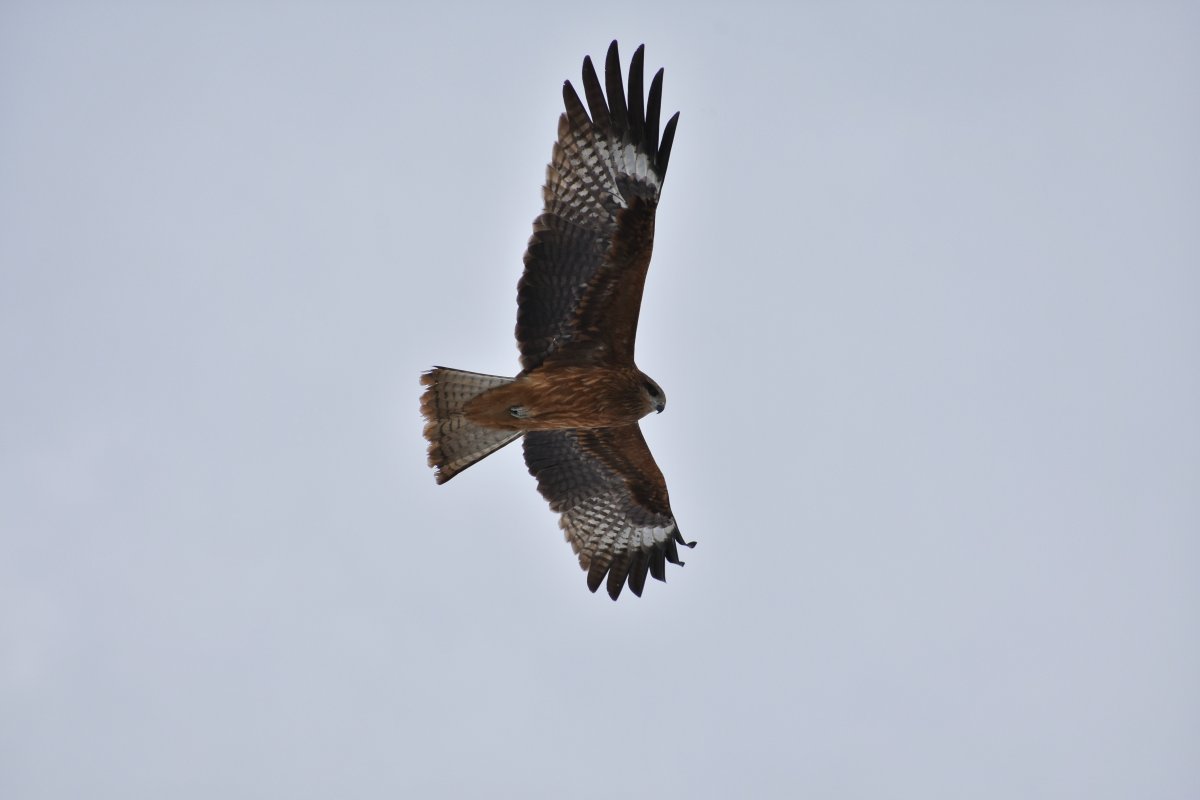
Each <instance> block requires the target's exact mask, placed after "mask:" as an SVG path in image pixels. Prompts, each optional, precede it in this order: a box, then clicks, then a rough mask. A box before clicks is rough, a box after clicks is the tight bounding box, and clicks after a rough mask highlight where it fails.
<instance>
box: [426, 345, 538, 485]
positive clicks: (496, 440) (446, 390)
mask: <svg viewBox="0 0 1200 800" xmlns="http://www.w3.org/2000/svg"><path fill="white" fill-rule="evenodd" d="M512 382H513V379H512V378H503V377H501V376H499V375H481V374H479V373H478V372H463V371H462V370H459V369H449V368H448V367H434V368H433V369H431V370H429V371H428V372H425V373H422V374H421V385H423V386H424V387H425V393H424V394H422V395H421V413H422V414H423V415H424V416H425V438H426V439H428V440H429V466H431V467H433V468H434V470H435V474H434V477H435V478H436V480H437V482H438V483H445V482H446V481H448V480H450V479H451V478H453V477H454V476H455V475H457V474H458V473H460V472H462V471H463V470H464V469H466V468H467V467H469V466H471V465H472V464H474V463H475V462H476V461H479V460H480V459H481V458H484V457H485V456H489V455H491V454H492V453H494V452H496V451H497V450H499V449H500V448H501V447H504V445H506V444H508V443H509V442H511V441H512V440H513V439H516V438H518V437H519V436H520V435H521V432H520V431H516V432H514V431H504V430H496V429H495V428H486V427H484V426H482V425H476V424H475V423H474V422H470V421H468V420H467V418H466V417H465V416H464V415H463V406H465V405H466V404H467V402H468V401H470V400H473V399H474V398H476V397H478V396H479V395H481V394H483V393H484V392H486V391H487V390H489V389H495V388H496V387H497V386H504V385H505V384H508V383H512Z"/></svg>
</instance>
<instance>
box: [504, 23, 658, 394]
mask: <svg viewBox="0 0 1200 800" xmlns="http://www.w3.org/2000/svg"><path fill="white" fill-rule="evenodd" d="M643 60H644V55H643V47H641V46H639V47H638V49H637V51H636V52H634V54H633V60H632V62H631V63H630V66H629V102H628V104H627V103H626V98H625V89H624V87H623V86H622V80H621V62H620V55H619V54H618V53H617V43H616V42H615V41H614V42H613V43H612V44H611V45H610V46H609V48H608V56H607V58H606V59H605V64H604V79H605V87H604V88H601V86H600V79H599V78H598V77H597V75H596V70H595V68H594V67H593V66H592V61H591V59H590V58H585V59H584V60H583V90H584V95H585V96H586V97H587V104H588V108H589V109H590V110H591V117H590V118H589V116H588V113H587V111H585V110H584V107H583V103H582V102H581V101H580V99H579V95H578V94H576V92H575V88H574V87H573V86H572V85H571V83H570V81H567V82H566V83H565V84H564V85H563V100H564V102H565V103H566V109H567V110H566V113H565V114H563V115H562V116H561V117H559V120H558V141H557V142H556V143H555V145H554V153H553V156H552V158H551V162H550V166H549V167H547V168H546V185H545V187H544V188H543V190H542V198H543V201H544V203H545V208H544V210H543V212H542V214H541V215H540V216H539V217H538V218H537V219H536V220H534V222H533V236H532V237H530V239H529V247H528V248H527V249H526V251H525V273H524V274H523V275H522V276H521V282H520V283H519V284H518V286H517V343H518V344H519V346H520V348H521V365H522V366H523V367H524V368H525V369H526V370H531V369H534V368H535V367H537V366H540V365H541V364H542V363H543V362H544V361H545V360H546V359H547V358H549V357H551V356H555V357H556V358H561V359H563V360H564V361H567V360H575V361H588V362H595V361H616V362H629V363H632V361H633V342H634V336H635V335H636V333H637V320H638V312H639V310H640V309H641V304H642V287H643V285H644V284H645V281H646V270H647V269H648V268H649V266H650V252H651V249H652V248H653V245H654V212H655V209H657V207H658V196H659V192H660V191H661V190H662V182H663V177H664V176H665V175H666V172H667V160H668V159H669V158H670V155H671V143H672V141H674V138H675V125H676V123H677V122H678V120H679V114H678V113H676V114H675V115H674V116H673V117H671V119H670V120H669V121H668V122H667V124H666V127H665V128H664V130H663V135H662V141H661V142H660V141H659V138H658V119H659V111H660V108H661V106H662V77H663V71H662V70H661V69H660V70H659V71H658V72H657V73H656V74H655V76H654V80H653V81H651V83H650V97H649V103H648V104H647V105H646V106H645V108H644V109H643V103H642V67H643V63H642V62H643ZM606 91H607V97H606Z"/></svg>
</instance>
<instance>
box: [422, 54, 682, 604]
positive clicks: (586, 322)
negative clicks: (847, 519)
mask: <svg viewBox="0 0 1200 800" xmlns="http://www.w3.org/2000/svg"><path fill="white" fill-rule="evenodd" d="M643 50H644V48H643V47H638V49H637V50H636V51H635V52H634V54H633V59H632V61H631V62H630V66H629V90H628V96H627V95H626V91H625V87H624V85H623V83H624V82H623V80H622V77H621V61H620V55H619V53H618V52H617V43H616V42H615V41H614V42H613V43H612V44H611V45H610V46H609V48H608V55H607V57H606V58H605V62H604V84H603V86H602V85H601V83H600V78H599V76H598V75H597V74H596V69H595V67H594V66H593V65H592V61H591V59H590V58H587V57H585V58H584V60H583V94H584V97H585V98H586V100H587V109H585V108H584V104H583V101H582V100H581V99H580V97H579V95H578V94H577V93H576V91H575V87H573V86H572V85H571V82H570V81H566V82H565V83H564V84H563V100H564V102H565V104H566V112H565V113H564V114H562V115H561V116H560V117H559V119H558V141H557V142H555V143H554V150H553V154H552V156H551V159H550V165H549V166H548V167H547V168H546V185H545V187H543V189H542V198H543V201H544V208H543V211H542V213H541V214H540V215H539V216H538V218H537V219H535V220H534V221H533V235H532V236H531V237H530V239H529V246H528V247H527V249H526V250H525V272H524V274H523V275H522V276H521V280H520V282H519V284H518V286H517V328H516V334H517V345H518V347H519V349H520V351H521V368H522V369H521V372H520V374H518V375H517V376H516V377H515V378H506V377H501V376H497V375H483V374H479V373H475V372H465V371H462V370H457V369H450V368H447V367H434V368H433V369H431V370H429V371H428V372H425V373H423V374H422V375H421V384H422V385H423V386H424V387H425V390H424V393H423V395H422V396H421V413H422V415H423V416H424V417H425V431H424V432H425V438H426V439H428V440H429V465H430V466H431V467H433V468H434V471H435V478H436V480H437V482H438V483H439V484H440V483H445V482H446V481H448V480H450V479H451V478H453V477H454V476H455V475H457V474H458V473H460V472H462V471H463V470H464V469H466V468H467V467H469V466H471V465H472V464H474V463H476V462H477V461H479V460H480V459H482V458H484V457H485V456H488V455H490V454H492V453H494V452H496V451H497V450H499V449H500V448H501V447H503V446H504V445H506V444H508V443H509V442H512V441H513V440H515V439H518V438H520V437H521V436H524V437H525V464H526V465H527V466H528V467H529V472H530V474H532V475H533V476H534V477H535V478H536V479H537V484H538V491H540V492H541V494H542V496H543V497H545V498H546V500H548V501H549V502H550V508H551V509H552V510H554V511H556V512H558V513H559V514H560V515H561V516H560V520H559V525H560V526H561V527H562V529H563V531H564V532H565V534H566V538H567V541H568V542H570V544H571V547H572V549H573V550H574V551H575V553H576V555H578V556H579V564H580V566H582V567H583V569H584V571H585V572H587V585H588V588H589V589H590V590H591V591H593V592H595V591H596V590H597V589H598V588H599V587H600V585H601V584H606V588H607V590H608V594H609V596H610V597H612V599H614V600H616V599H617V597H619V596H620V594H621V590H622V588H624V586H625V584H626V583H628V585H629V588H630V590H631V591H632V592H633V593H634V594H636V595H638V596H640V595H641V594H642V589H643V587H644V586H645V584H646V574H647V572H648V573H649V574H650V575H651V576H653V577H655V578H657V579H658V580H660V581H665V580H666V562H668V561H669V562H671V563H672V564H681V565H682V564H683V562H682V561H680V560H679V551H678V548H677V545H680V544H682V545H685V546H687V547H694V546H695V542H686V541H684V539H683V537H682V536H681V535H680V533H679V526H678V525H677V524H676V522H675V516H674V515H673V514H672V513H671V504H670V501H669V499H668V497H667V485H666V481H664V480H663V476H662V472H661V471H659V469H658V465H657V464H655V463H654V457H653V456H652V455H651V454H650V449H649V448H648V447H647V446H646V440H645V439H644V438H643V437H642V431H641V428H640V427H639V426H638V420H640V419H641V418H642V417H644V416H646V415H647V414H649V413H650V412H652V411H654V412H661V411H662V410H663V409H664V408H666V405H667V397H666V395H665V394H664V393H663V390H662V388H661V387H660V386H659V385H658V384H657V383H655V382H654V381H653V380H651V379H650V377H649V376H647V375H646V374H645V373H644V372H642V371H641V370H639V369H638V368H637V365H636V364H635V363H634V359H633V347H634V337H635V335H636V333H637V323H638V313H639V310H640V308H641V303H642V287H643V286H644V284H645V281H646V270H647V269H648V268H649V267H650V253H651V250H652V249H653V246H654V215H655V211H656V209H657V208H658V198H659V195H660V193H661V192H662V184H663V178H664V176H665V175H666V173H667V161H668V159H669V157H670V155H671V144H672V142H673V141H674V138H675V126H676V124H677V122H678V120H679V114H678V113H676V114H675V115H674V116H672V117H671V118H670V119H669V120H668V121H667V124H666V126H665V127H664V128H663V131H662V138H661V139H660V138H659V112H660V109H661V105H662V77H663V71H662V70H661V69H660V70H659V71H658V72H657V73H656V74H655V76H654V79H653V80H652V81H651V82H650V93H649V97H648V99H647V101H646V102H645V104H643V84H642V75H643V61H644V57H645V56H644V52H643ZM589 111H590V112H591V113H590V116H589Z"/></svg>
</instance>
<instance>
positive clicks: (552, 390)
mask: <svg viewBox="0 0 1200 800" xmlns="http://www.w3.org/2000/svg"><path fill="white" fill-rule="evenodd" d="M648 385H651V386H654V387H655V390H656V392H658V393H661V390H660V389H657V384H654V383H653V382H652V381H650V379H649V378H647V377H646V376H645V375H644V374H643V373H642V371H641V370H639V369H638V368H637V367H612V366H587V365H578V366H568V367H555V368H543V367H539V368H537V369H535V370H533V371H531V372H529V373H526V374H524V375H520V376H518V377H517V378H516V379H515V380H514V381H513V382H512V383H509V384H506V385H504V386H497V387H496V388H495V389H489V390H488V391H486V392H484V393H483V394H481V395H479V396H478V397H475V398H473V399H471V400H470V401H468V402H467V403H466V405H465V406H464V407H463V415H464V416H465V417H466V419H467V420H468V421H470V422H474V423H476V424H478V425H484V426H487V427H490V428H496V429H498V430H508V431H522V432H524V431H547V430H561V429H564V428H612V427H618V426H621V425H633V424H635V423H636V422H637V421H638V420H640V419H641V418H642V417H644V416H646V415H647V414H649V413H651V412H652V411H657V410H661V407H662V406H663V405H664V404H665V398H663V402H658V401H656V398H655V397H654V396H652V395H651V394H650V393H649V392H648V391H647V386H648ZM660 396H661V394H660Z"/></svg>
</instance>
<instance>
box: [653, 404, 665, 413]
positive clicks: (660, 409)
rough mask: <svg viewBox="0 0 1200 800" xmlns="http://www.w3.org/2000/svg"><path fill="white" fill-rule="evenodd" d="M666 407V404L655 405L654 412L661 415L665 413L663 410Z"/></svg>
mask: <svg viewBox="0 0 1200 800" xmlns="http://www.w3.org/2000/svg"><path fill="white" fill-rule="evenodd" d="M666 407H667V404H666V403H655V404H654V410H655V411H656V412H658V413H659V414H661V413H662V412H663V409H664V408H666Z"/></svg>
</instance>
